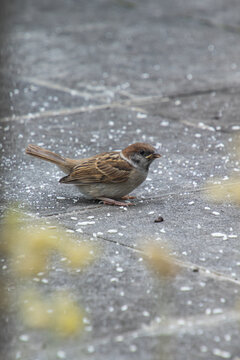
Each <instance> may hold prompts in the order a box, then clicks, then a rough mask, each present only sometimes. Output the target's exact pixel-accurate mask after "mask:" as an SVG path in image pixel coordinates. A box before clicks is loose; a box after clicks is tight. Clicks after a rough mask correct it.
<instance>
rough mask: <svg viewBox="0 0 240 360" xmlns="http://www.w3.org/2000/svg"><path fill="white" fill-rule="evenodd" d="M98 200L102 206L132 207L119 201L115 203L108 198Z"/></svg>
mask: <svg viewBox="0 0 240 360" xmlns="http://www.w3.org/2000/svg"><path fill="white" fill-rule="evenodd" d="M98 200H101V201H103V204H104V205H115V206H129V205H134V204H132V203H125V202H121V201H117V200H114V199H109V198H105V197H99V198H98Z"/></svg>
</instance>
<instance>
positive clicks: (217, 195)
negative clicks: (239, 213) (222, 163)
mask: <svg viewBox="0 0 240 360" xmlns="http://www.w3.org/2000/svg"><path fill="white" fill-rule="evenodd" d="M215 182H217V184H212V183H209V184H208V185H207V190H206V194H207V196H208V197H209V198H210V199H211V200H212V201H216V202H222V201H231V202H233V203H236V204H240V178H239V177H236V176H232V177H231V178H230V179H228V180H226V181H220V180H217V179H215Z"/></svg>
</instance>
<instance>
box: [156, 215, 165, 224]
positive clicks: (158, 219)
mask: <svg viewBox="0 0 240 360" xmlns="http://www.w3.org/2000/svg"><path fill="white" fill-rule="evenodd" d="M162 221H164V219H163V217H162V216H158V217H157V218H156V219H155V220H154V222H155V223H159V222H162Z"/></svg>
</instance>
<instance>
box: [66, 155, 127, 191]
mask: <svg viewBox="0 0 240 360" xmlns="http://www.w3.org/2000/svg"><path fill="white" fill-rule="evenodd" d="M131 170H132V165H130V164H129V163H128V162H127V161H126V160H123V159H122V158H121V157H120V153H118V152H111V153H109V152H106V153H103V154H100V155H96V156H93V157H91V158H88V159H85V160H81V161H80V162H79V164H78V165H76V166H75V167H74V168H73V169H72V171H71V172H70V174H69V175H68V176H64V177H63V178H62V179H61V180H60V182H61V183H65V184H76V185H87V184H94V183H100V182H101V183H105V184H107V183H122V182H125V181H127V180H128V178H129V175H130V172H131Z"/></svg>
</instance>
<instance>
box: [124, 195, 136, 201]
mask: <svg viewBox="0 0 240 360" xmlns="http://www.w3.org/2000/svg"><path fill="white" fill-rule="evenodd" d="M121 199H122V200H131V199H136V196H131V195H125V196H123V197H121Z"/></svg>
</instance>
